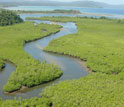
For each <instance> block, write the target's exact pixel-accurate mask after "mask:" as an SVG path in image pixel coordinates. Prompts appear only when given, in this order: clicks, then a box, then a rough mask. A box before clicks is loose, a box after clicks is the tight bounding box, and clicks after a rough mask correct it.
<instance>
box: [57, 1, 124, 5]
mask: <svg viewBox="0 0 124 107" xmlns="http://www.w3.org/2000/svg"><path fill="white" fill-rule="evenodd" d="M56 1H97V2H104V3H109V4H124V0H56Z"/></svg>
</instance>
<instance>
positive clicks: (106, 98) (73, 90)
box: [42, 73, 124, 107]
mask: <svg viewBox="0 0 124 107" xmlns="http://www.w3.org/2000/svg"><path fill="white" fill-rule="evenodd" d="M122 78H123V79H122ZM122 78H120V75H107V74H102V73H93V74H89V76H87V77H83V78H81V79H78V80H69V81H64V82H61V83H59V84H58V85H54V86H51V87H47V88H46V89H45V90H44V93H43V94H42V96H43V98H44V97H45V98H48V99H50V100H51V102H52V104H53V105H54V107H123V105H124V85H123V82H124V73H123V75H122Z"/></svg>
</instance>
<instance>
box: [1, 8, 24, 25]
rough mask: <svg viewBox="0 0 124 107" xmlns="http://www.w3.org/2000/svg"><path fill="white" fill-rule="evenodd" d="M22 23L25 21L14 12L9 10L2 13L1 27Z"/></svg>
mask: <svg viewBox="0 0 124 107" xmlns="http://www.w3.org/2000/svg"><path fill="white" fill-rule="evenodd" d="M21 22H23V20H22V19H21V18H20V16H19V15H16V14H15V13H14V12H12V11H8V10H1V11H0V26H6V25H12V24H16V23H21Z"/></svg>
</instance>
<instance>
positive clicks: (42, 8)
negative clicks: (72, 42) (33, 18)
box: [6, 6, 124, 15]
mask: <svg viewBox="0 0 124 107" xmlns="http://www.w3.org/2000/svg"><path fill="white" fill-rule="evenodd" d="M6 9H10V10H32V11H46V10H55V9H66V10H70V9H73V10H79V11H81V12H83V13H100V14H112V15H124V9H112V8H82V7H69V6H17V7H7V8H6Z"/></svg>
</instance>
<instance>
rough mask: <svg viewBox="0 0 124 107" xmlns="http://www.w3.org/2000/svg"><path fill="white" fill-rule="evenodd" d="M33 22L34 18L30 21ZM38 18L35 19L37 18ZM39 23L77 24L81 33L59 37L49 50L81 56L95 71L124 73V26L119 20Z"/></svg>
mask: <svg viewBox="0 0 124 107" xmlns="http://www.w3.org/2000/svg"><path fill="white" fill-rule="evenodd" d="M30 19H31V18H30ZM33 19H34V18H33ZM36 19H39V20H45V19H46V20H53V21H62V22H67V21H73V22H76V24H77V27H78V33H77V34H71V35H68V36H64V37H61V38H58V39H56V40H54V41H52V42H51V43H50V45H49V46H48V47H46V49H45V50H46V51H52V52H58V53H60V54H67V55H71V56H75V57H79V58H80V59H82V60H85V61H87V62H86V64H87V66H88V67H90V69H91V70H92V71H94V72H104V73H107V74H112V73H114V74H117V73H120V72H124V54H123V53H124V50H123V44H124V36H123V35H124V27H123V26H124V25H123V23H118V20H117V19H113V20H112V19H90V18H87V19H86V18H81V17H78V18H73V17H71V18H67V17H50V18H49V17H44V18H36Z"/></svg>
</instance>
